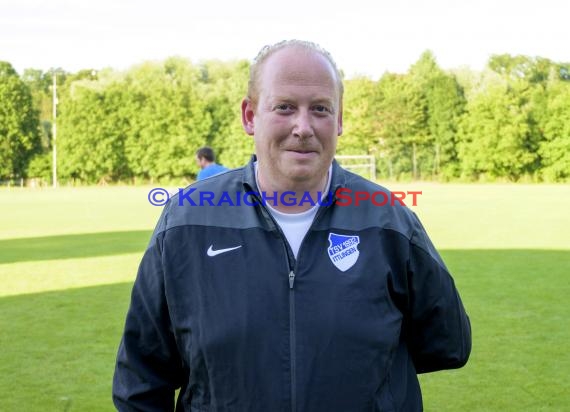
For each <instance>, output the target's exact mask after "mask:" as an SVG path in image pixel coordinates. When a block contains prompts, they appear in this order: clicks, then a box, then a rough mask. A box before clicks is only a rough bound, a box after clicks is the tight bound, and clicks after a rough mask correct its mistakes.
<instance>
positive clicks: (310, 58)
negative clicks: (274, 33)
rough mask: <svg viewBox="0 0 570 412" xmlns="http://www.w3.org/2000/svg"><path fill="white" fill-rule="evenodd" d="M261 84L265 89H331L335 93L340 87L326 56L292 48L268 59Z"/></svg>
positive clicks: (276, 53)
mask: <svg viewBox="0 0 570 412" xmlns="http://www.w3.org/2000/svg"><path fill="white" fill-rule="evenodd" d="M261 83H262V85H263V86H265V87H267V86H271V87H280V86H283V87H286V86H296V85H298V86H307V87H310V86H315V87H322V88H327V87H329V88H331V90H334V91H335V92H336V91H337V90H336V89H337V87H338V84H337V81H336V75H335V72H334V69H333V67H332V65H331V64H330V62H329V61H328V60H327V59H326V58H325V57H324V56H322V55H321V54H319V53H317V52H315V51H313V50H304V49H300V48H292V47H291V48H288V49H284V50H279V51H277V52H275V54H274V55H272V56H270V57H269V58H268V59H267V61H266V62H265V64H264V65H263V67H262V70H261ZM264 83H265V84H264ZM263 86H262V88H264V87H263Z"/></svg>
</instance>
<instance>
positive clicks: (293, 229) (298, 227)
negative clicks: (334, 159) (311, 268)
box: [255, 162, 332, 259]
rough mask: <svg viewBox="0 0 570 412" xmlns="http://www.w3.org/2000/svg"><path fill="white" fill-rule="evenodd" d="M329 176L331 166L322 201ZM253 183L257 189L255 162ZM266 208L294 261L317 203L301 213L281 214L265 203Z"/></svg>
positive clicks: (330, 170)
mask: <svg viewBox="0 0 570 412" xmlns="http://www.w3.org/2000/svg"><path fill="white" fill-rule="evenodd" d="M331 174H332V165H331V166H330V167H329V173H328V177H327V184H326V185H325V188H324V190H323V194H322V195H321V198H322V199H326V197H327V193H328V191H329V189H330V184H331ZM255 181H256V183H257V187H259V180H258V178H257V162H255ZM299 200H300V199H297V201H299ZM315 201H316V199H315ZM266 206H267V209H268V210H269V212H270V213H271V215H272V216H273V218H274V219H275V220H276V221H277V224H278V225H279V226H280V227H281V230H282V231H283V234H284V235H285V237H286V238H287V242H289V245H290V246H291V250H292V251H293V254H294V255H295V259H296V258H297V254H298V253H299V248H300V247H301V242H303V239H304V238H305V235H306V234H307V232H308V231H309V228H310V227H311V224H312V223H313V220H314V219H315V215H316V214H317V211H318V210H319V206H320V205H319V204H318V203H317V204H316V205H315V206H312V207H311V208H310V209H309V210H305V211H304V212H301V213H283V212H280V211H279V210H276V209H274V208H273V207H271V205H270V204H269V203H266Z"/></svg>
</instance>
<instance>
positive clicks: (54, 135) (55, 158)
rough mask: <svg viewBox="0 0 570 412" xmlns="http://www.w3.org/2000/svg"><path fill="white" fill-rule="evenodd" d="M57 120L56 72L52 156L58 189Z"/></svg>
mask: <svg viewBox="0 0 570 412" xmlns="http://www.w3.org/2000/svg"><path fill="white" fill-rule="evenodd" d="M56 119H57V74H56V71H55V70H54V71H53V123H52V148H53V156H52V162H53V165H52V166H53V167H52V182H53V187H57V147H56V139H57V126H56Z"/></svg>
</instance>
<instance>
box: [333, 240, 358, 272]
mask: <svg viewBox="0 0 570 412" xmlns="http://www.w3.org/2000/svg"><path fill="white" fill-rule="evenodd" d="M359 243H360V237H359V236H347V235H337V234H336V233H329V245H330V246H329V247H328V249H327V252H328V253H329V258H330V260H331V262H332V263H333V265H335V266H336V267H337V268H338V269H339V270H342V271H343V272H346V271H347V270H348V269H350V268H351V267H353V266H354V264H355V263H356V261H357V260H358V256H359V255H360V252H359V251H358V247H357V246H358V244H359Z"/></svg>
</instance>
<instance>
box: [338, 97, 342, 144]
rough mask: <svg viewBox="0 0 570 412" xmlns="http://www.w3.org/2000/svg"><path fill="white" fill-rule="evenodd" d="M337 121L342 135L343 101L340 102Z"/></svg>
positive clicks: (339, 132)
mask: <svg viewBox="0 0 570 412" xmlns="http://www.w3.org/2000/svg"><path fill="white" fill-rule="evenodd" d="M337 121H338V135H339V136H340V135H341V134H342V101H341V102H340V105H339V110H338V119H337Z"/></svg>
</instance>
